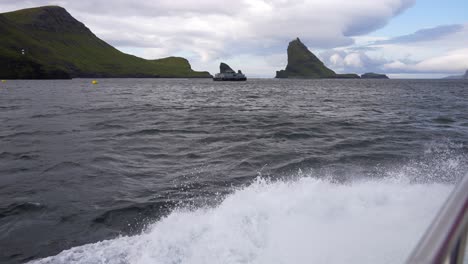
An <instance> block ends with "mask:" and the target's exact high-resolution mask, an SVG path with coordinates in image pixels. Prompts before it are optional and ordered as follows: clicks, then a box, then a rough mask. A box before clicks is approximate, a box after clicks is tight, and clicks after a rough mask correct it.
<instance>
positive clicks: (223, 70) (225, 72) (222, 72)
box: [213, 62, 247, 81]
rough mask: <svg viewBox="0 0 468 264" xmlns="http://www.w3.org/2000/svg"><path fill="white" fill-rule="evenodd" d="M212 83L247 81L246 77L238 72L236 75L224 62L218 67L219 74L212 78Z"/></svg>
mask: <svg viewBox="0 0 468 264" xmlns="http://www.w3.org/2000/svg"><path fill="white" fill-rule="evenodd" d="M213 80H214V81H247V77H245V75H244V74H243V73H242V71H241V70H238V71H237V73H236V72H235V71H234V70H233V69H232V68H231V67H229V65H227V64H226V63H224V62H221V64H220V65H219V73H217V74H215V76H214V77H213Z"/></svg>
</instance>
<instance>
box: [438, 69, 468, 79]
mask: <svg viewBox="0 0 468 264" xmlns="http://www.w3.org/2000/svg"><path fill="white" fill-rule="evenodd" d="M443 79H455V80H460V79H465V80H467V79H468V70H466V72H465V74H464V75H455V76H447V77H445V78H443Z"/></svg>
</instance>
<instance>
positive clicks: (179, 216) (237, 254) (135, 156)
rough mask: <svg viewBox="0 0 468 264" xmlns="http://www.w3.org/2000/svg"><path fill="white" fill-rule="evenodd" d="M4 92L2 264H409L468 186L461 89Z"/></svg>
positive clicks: (384, 83) (174, 84)
mask: <svg viewBox="0 0 468 264" xmlns="http://www.w3.org/2000/svg"><path fill="white" fill-rule="evenodd" d="M90 83H91V80H88V79H74V80H61V81H8V82H6V83H2V84H0V263H22V262H29V261H30V262H31V263H403V262H404V260H405V259H406V257H407V256H408V254H409V253H410V252H411V249H412V248H413V247H414V246H415V244H416V243H417V241H418V240H419V238H420V237H421V235H422V233H423V232H424V230H425V228H427V226H428V225H429V223H430V222H431V219H432V218H433V217H434V215H435V214H436V213H437V211H438V209H439V208H440V206H441V205H442V203H443V202H444V200H445V199H446V198H447V196H448V195H449V193H450V191H451V190H452V189H453V186H454V185H455V184H456V182H457V181H458V180H459V179H460V178H462V177H465V176H467V175H468V114H467V113H468V100H467V99H468V82H466V81H463V80H261V79H259V80H249V81H247V82H243V83H219V82H216V83H215V82H212V81H211V80H184V79H102V80H99V85H91V84H90Z"/></svg>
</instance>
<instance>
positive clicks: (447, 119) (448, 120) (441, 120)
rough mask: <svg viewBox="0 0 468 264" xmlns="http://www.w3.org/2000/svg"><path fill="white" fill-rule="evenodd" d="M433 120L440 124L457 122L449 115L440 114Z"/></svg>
mask: <svg viewBox="0 0 468 264" xmlns="http://www.w3.org/2000/svg"><path fill="white" fill-rule="evenodd" d="M432 121H433V122H435V123H439V124H451V123H455V120H453V119H452V118H450V117H447V116H439V117H437V118H434V119H432Z"/></svg>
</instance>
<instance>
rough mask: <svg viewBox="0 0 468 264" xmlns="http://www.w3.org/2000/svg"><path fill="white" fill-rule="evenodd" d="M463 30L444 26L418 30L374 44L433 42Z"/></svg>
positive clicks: (457, 27)
mask: <svg viewBox="0 0 468 264" xmlns="http://www.w3.org/2000/svg"><path fill="white" fill-rule="evenodd" d="M461 30H463V25H460V24H455V25H442V26H437V27H433V28H426V29H421V30H418V31H416V32H414V33H412V34H408V35H403V36H398V37H394V38H391V39H388V40H379V41H375V42H374V43H373V44H376V45H379V44H396V43H411V42H421V41H433V40H437V39H440V38H443V37H445V36H448V35H451V34H454V33H457V32H460V31H461Z"/></svg>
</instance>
